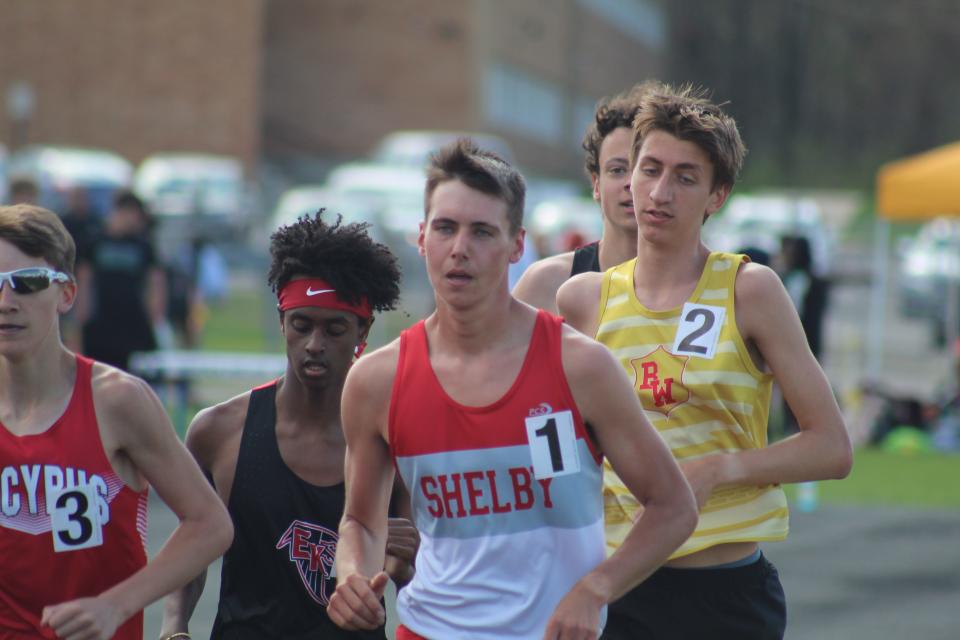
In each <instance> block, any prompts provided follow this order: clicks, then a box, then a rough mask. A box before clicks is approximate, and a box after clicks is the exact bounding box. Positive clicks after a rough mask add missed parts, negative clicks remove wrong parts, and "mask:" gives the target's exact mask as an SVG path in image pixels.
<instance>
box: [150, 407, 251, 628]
mask: <svg viewBox="0 0 960 640" xmlns="http://www.w3.org/2000/svg"><path fill="white" fill-rule="evenodd" d="M237 404H238V403H237V402H236V399H234V400H233V401H230V402H228V403H224V404H221V405H217V406H215V407H210V408H208V409H204V410H203V411H201V412H200V413H198V414H197V415H196V417H195V418H194V419H193V421H192V422H191V423H190V427H189V428H188V429H187V435H186V438H185V439H184V444H185V445H186V447H187V450H188V451H189V452H190V454H191V455H193V458H194V460H196V461H197V464H198V465H199V467H200V470H201V471H202V472H203V475H204V476H206V478H207V480H208V481H209V482H210V483H211V484H214V489H215V490H216V491H217V493H218V494H219V495H220V498H221V500H223V503H224V504H227V503H228V500H229V491H230V486H221V487H217V486H216V485H215V483H214V468H215V467H217V466H220V465H218V460H221V459H223V458H228V459H229V460H232V462H233V464H232V465H230V464H229V460H228V461H227V462H228V464H225V465H223V466H224V467H231V470H230V472H231V473H232V469H233V468H235V467H236V451H234V450H232V448H231V447H230V446H228V443H230V441H231V440H233V439H235V436H236V434H235V433H233V432H234V431H236V426H237V424H239V425H241V427H242V424H243V417H244V415H245V411H237V410H236V407H235V405H237ZM245 407H246V404H245V403H244V404H243V407H242V408H245ZM237 421H239V422H237ZM241 431H242V428H241ZM231 480H232V478H229V479H227V482H228V483H229V484H232V481H231ZM220 481H221V483H224V480H223V478H221V480H220ZM206 582H207V567H204V568H203V570H201V571H200V573H199V574H198V575H197V577H195V578H194V579H193V580H191V581H190V582H188V583H187V584H185V585H184V586H183V587H181V588H179V589H177V590H176V591H173V592H172V593H170V594H169V595H168V596H167V597H166V598H165V599H164V602H163V620H162V622H161V624H160V637H161V638H165V637H167V636H168V635H170V634H172V633H187V632H188V631H189V623H190V618H191V617H192V616H193V612H194V610H195V609H196V607H197V602H199V601H200V596H202V595H203V588H204V586H205V585H206Z"/></svg>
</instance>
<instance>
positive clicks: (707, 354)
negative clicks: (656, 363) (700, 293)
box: [670, 302, 727, 360]
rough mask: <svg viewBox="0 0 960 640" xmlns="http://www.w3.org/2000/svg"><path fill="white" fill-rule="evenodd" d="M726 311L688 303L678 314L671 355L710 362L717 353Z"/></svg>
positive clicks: (720, 308)
mask: <svg viewBox="0 0 960 640" xmlns="http://www.w3.org/2000/svg"><path fill="white" fill-rule="evenodd" d="M726 313H727V310H726V309H725V308H723V307H714V306H711V305H707V304H694V303H692V302H688V303H686V304H685V305H683V311H681V312H680V322H679V323H678V324H677V337H676V338H675V339H674V341H673V347H672V348H671V349H670V352H671V353H674V354H676V355H682V356H693V357H694V358H706V359H707V360H710V359H712V358H713V355H714V354H715V353H716V352H717V342H719V341H720V329H722V328H723V318H724V316H725V315H726Z"/></svg>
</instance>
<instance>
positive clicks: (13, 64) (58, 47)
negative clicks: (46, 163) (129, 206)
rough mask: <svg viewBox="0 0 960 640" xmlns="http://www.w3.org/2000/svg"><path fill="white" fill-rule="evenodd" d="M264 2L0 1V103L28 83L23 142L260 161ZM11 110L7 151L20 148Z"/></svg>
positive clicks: (3, 128) (134, 156)
mask: <svg viewBox="0 0 960 640" xmlns="http://www.w3.org/2000/svg"><path fill="white" fill-rule="evenodd" d="M263 2H264V0H203V2H196V1H195V0H166V1H164V2H153V1H151V0H124V1H123V2H116V1H114V0H83V2H23V1H21V0H0V15H2V16H3V18H2V19H0V94H2V96H0V97H3V99H4V102H5V101H6V94H7V91H8V90H9V87H10V86H11V85H12V84H13V83H17V82H21V83H27V84H29V86H30V87H31V88H32V89H33V92H34V95H35V110H34V113H33V116H32V118H31V120H30V123H29V128H28V130H27V141H28V142H31V143H43V144H65V145H77V146H94V147H103V148H107V149H111V150H113V151H116V152H118V153H120V154H121V155H123V156H125V157H126V158H127V159H128V160H130V161H131V162H134V163H136V162H138V161H139V160H141V159H142V158H143V157H144V156H146V155H147V154H149V153H151V152H154V151H165V150H166V151H173V150H187V151H189V150H198V151H207V152H213V153H226V154H234V155H237V156H239V157H241V158H242V159H243V160H244V161H245V163H246V164H247V166H248V167H250V168H252V167H253V166H254V163H255V160H256V158H257V156H258V154H259V104H260V102H259V99H258V93H259V85H260V68H261V56H260V38H261V27H262V17H263ZM13 126H14V125H13V123H12V122H11V120H10V116H9V114H8V112H7V109H5V108H4V109H2V111H0V140H4V141H6V142H7V144H8V145H9V144H10V143H11V142H12V141H13V139H14V138H15V137H16V136H15V132H14V129H13Z"/></svg>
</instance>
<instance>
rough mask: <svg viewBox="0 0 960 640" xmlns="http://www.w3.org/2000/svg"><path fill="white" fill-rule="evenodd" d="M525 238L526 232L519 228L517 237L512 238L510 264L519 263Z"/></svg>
mask: <svg viewBox="0 0 960 640" xmlns="http://www.w3.org/2000/svg"><path fill="white" fill-rule="evenodd" d="M526 237H527V230H526V229H524V228H523V227H520V230H519V231H517V235H516V237H515V238H513V242H514V245H513V251H511V252H510V263H511V264H516V263H518V262H520V258H522V257H523V248H524V238H526Z"/></svg>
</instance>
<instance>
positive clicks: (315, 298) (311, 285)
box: [277, 278, 373, 319]
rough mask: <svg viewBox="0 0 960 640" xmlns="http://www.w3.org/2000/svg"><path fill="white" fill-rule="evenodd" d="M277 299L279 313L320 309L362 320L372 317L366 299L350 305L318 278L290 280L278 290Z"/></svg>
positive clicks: (328, 284)
mask: <svg viewBox="0 0 960 640" xmlns="http://www.w3.org/2000/svg"><path fill="white" fill-rule="evenodd" d="M277 298H278V299H279V303H278V304H277V308H278V309H280V311H286V310H287V309H294V308H296V307H322V308H324V309H339V310H341V311H349V312H350V313H354V314H356V315H358V316H359V317H361V318H364V319H366V318H369V317H370V316H372V315H373V313H372V311H371V309H370V302H369V301H368V300H367V299H366V298H361V300H360V302H359V303H358V304H350V303H349V302H346V301H345V300H343V299H341V298H340V296H338V295H337V292H336V290H335V289H334V288H333V287H332V286H331V285H330V283H329V282H327V281H326V280H321V279H320V278H304V279H302V280H291V281H290V282H288V283H287V284H285V285H284V286H283V288H282V289H280V293H279V294H277Z"/></svg>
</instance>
